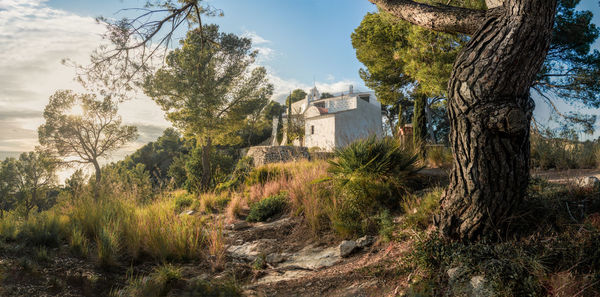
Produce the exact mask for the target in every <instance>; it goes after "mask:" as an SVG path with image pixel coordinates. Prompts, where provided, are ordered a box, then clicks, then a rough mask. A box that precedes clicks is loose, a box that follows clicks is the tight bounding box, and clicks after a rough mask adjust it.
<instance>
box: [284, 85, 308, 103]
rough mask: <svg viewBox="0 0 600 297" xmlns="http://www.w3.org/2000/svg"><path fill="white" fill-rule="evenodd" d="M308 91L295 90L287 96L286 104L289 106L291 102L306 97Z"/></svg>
mask: <svg viewBox="0 0 600 297" xmlns="http://www.w3.org/2000/svg"><path fill="white" fill-rule="evenodd" d="M306 95H307V94H306V92H304V90H302V89H295V90H293V91H292V92H291V93H290V95H289V96H287V97H286V98H285V105H286V106H288V105H289V104H290V103H296V102H298V101H300V100H302V99H304V98H306Z"/></svg>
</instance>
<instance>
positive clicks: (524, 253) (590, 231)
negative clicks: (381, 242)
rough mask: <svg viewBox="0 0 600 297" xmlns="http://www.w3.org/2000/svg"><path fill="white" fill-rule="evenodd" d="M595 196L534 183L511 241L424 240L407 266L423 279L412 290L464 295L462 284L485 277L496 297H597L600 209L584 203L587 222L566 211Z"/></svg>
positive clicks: (432, 236) (514, 223)
mask: <svg viewBox="0 0 600 297" xmlns="http://www.w3.org/2000/svg"><path fill="white" fill-rule="evenodd" d="M596 196H597V192H595V191H589V190H586V189H582V188H577V187H575V188H573V187H569V186H564V185H558V184H550V183H548V182H545V181H542V180H539V179H534V180H533V181H532V183H531V185H530V189H529V197H527V199H526V201H525V205H524V206H523V210H522V211H520V213H517V214H515V215H514V217H513V218H512V220H513V221H512V228H513V229H514V232H512V234H514V237H512V238H505V239H499V240H498V239H497V240H495V241H492V240H490V239H483V240H482V241H480V242H477V243H462V242H449V241H446V240H443V239H441V238H439V237H437V235H435V234H430V235H423V234H421V235H419V236H418V237H419V238H418V239H417V241H416V242H415V246H414V247H413V253H412V254H411V257H410V258H409V261H408V262H407V264H408V267H407V269H409V270H411V271H413V270H415V269H416V270H419V271H420V272H421V274H422V276H423V277H422V278H420V279H417V281H416V282H415V284H413V286H414V287H418V286H419V284H430V285H431V287H433V288H434V292H433V293H434V294H435V295H460V294H464V293H465V292H460V291H461V290H464V289H465V286H462V285H460V284H461V283H462V284H466V283H468V282H469V280H470V278H471V277H473V276H476V275H481V276H484V277H485V279H486V280H487V281H488V282H489V284H490V285H491V287H492V288H493V290H494V292H495V293H496V294H495V295H496V296H542V295H549V294H555V295H561V296H572V295H577V294H580V295H585V296H587V295H590V296H594V295H596V294H597V293H598V292H599V291H600V286H598V278H597V273H596V271H597V269H599V268H600V253H598V252H597V249H596V248H594V246H595V245H597V244H598V243H600V228H599V227H600V224H598V223H597V220H596V218H597V213H598V211H600V204H599V203H597V202H592V203H586V207H585V209H584V210H583V212H584V213H583V218H579V217H578V218H573V217H572V215H570V214H569V211H568V210H567V208H566V207H565V205H568V204H581V203H583V202H582V201H590V198H591V197H596ZM423 201H424V202H425V200H423ZM574 219H578V220H579V221H574ZM451 268H457V270H456V271H457V273H456V274H457V276H456V279H454V280H452V282H453V283H452V284H450V283H449V282H450V280H449V279H448V278H447V275H448V274H447V271H448V270H449V269H451Z"/></svg>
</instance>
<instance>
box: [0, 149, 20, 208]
mask: <svg viewBox="0 0 600 297" xmlns="http://www.w3.org/2000/svg"><path fill="white" fill-rule="evenodd" d="M17 183H18V179H17V161H16V160H15V159H14V158H7V159H5V160H4V161H2V163H0V219H1V218H3V217H4V212H5V211H8V210H10V209H11V208H12V207H13V206H14V202H15V194H16V191H17Z"/></svg>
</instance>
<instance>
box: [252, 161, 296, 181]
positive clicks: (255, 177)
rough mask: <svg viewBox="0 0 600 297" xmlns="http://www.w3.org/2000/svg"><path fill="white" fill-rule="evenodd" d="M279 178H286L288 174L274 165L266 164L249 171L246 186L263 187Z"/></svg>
mask: <svg viewBox="0 0 600 297" xmlns="http://www.w3.org/2000/svg"><path fill="white" fill-rule="evenodd" d="M279 177H284V178H288V177H289V173H288V172H287V171H286V170H285V169H282V168H280V167H278V166H276V165H270V164H267V165H263V166H260V167H257V168H254V169H253V170H252V171H250V174H249V176H248V178H247V179H246V184H247V185H249V186H251V185H255V184H260V185H265V184H266V183H267V182H269V181H272V180H276V179H278V178H279Z"/></svg>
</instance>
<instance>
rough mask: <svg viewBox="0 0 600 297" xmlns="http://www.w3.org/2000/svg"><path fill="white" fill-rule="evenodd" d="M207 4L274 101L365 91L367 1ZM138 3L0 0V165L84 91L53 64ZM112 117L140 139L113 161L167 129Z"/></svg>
mask: <svg viewBox="0 0 600 297" xmlns="http://www.w3.org/2000/svg"><path fill="white" fill-rule="evenodd" d="M207 1H208V3H210V4H211V5H212V6H214V7H216V8H219V9H221V10H222V11H223V12H224V17H214V18H209V19H205V20H204V21H205V22H210V23H216V24H218V25H220V27H221V30H222V31H225V32H232V33H236V34H239V35H244V36H247V37H250V38H251V39H252V40H253V45H254V47H255V49H256V50H258V51H259V53H260V55H259V57H258V61H257V62H258V64H260V65H262V66H264V67H266V69H267V71H268V73H269V79H270V81H271V82H272V83H273V84H274V87H275V95H274V99H281V98H283V97H284V96H285V95H286V94H288V93H289V92H290V91H291V90H293V89H296V88H302V89H305V90H307V89H309V88H310V87H312V86H313V84H316V85H317V87H318V88H319V90H320V91H321V92H340V91H345V90H347V89H348V87H349V86H350V85H354V88H355V89H358V90H366V88H365V86H364V83H363V82H362V81H361V79H360V77H359V75H358V70H359V69H360V68H361V66H362V65H361V64H360V62H358V60H357V59H356V56H355V51H354V49H353V48H352V44H351V39H350V35H351V33H352V32H353V30H354V29H355V28H356V27H357V26H358V25H359V24H360V22H361V20H362V18H363V16H364V15H365V14H366V13H368V12H373V11H376V7H375V6H374V5H373V4H371V3H370V2H369V1H367V0H252V1H249V0H207ZM144 3H145V1H143V0H102V1H98V0H0V159H3V158H4V157H5V156H8V155H12V156H14V155H16V154H18V153H19V152H24V151H30V150H33V149H34V147H35V146H36V145H37V144H38V143H37V132H36V129H37V127H38V126H39V125H40V124H42V123H43V118H42V112H43V109H44V106H45V105H46V104H47V102H48V97H49V96H50V95H52V94H53V93H54V92H55V91H56V90H59V89H73V90H75V91H78V92H82V91H84V90H83V89H82V88H81V87H80V86H79V85H78V84H77V83H76V82H75V81H74V80H73V77H74V74H75V72H74V70H73V69H72V68H70V67H67V66H64V65H63V64H62V63H61V60H62V59H64V58H69V59H72V60H74V61H77V62H79V63H82V64H86V63H87V62H88V61H89V60H88V57H89V54H90V53H91V52H92V50H94V49H95V48H96V47H97V46H98V45H99V44H100V43H101V41H102V40H101V37H100V35H101V34H102V32H103V30H104V28H103V26H101V25H99V24H97V23H96V22H95V18H96V17H98V16H104V17H107V18H114V19H118V18H122V17H124V16H127V15H128V14H130V13H133V12H130V11H129V12H128V11H122V9H126V8H136V7H142V6H143V4H144ZM581 8H582V9H588V10H592V11H593V12H594V13H595V19H594V22H595V23H596V24H600V9H599V8H598V1H596V0H583V1H582V4H581ZM180 37H182V36H180ZM596 47H598V46H596ZM560 106H561V108H564V109H571V110H573V109H579V108H580V107H578V106H567V105H564V104H561V105H560ZM119 112H120V114H121V115H122V117H123V119H124V122H125V123H127V124H134V125H136V126H138V128H139V130H140V138H139V139H138V140H137V141H135V142H133V143H131V144H129V145H128V146H127V147H126V148H124V149H122V150H120V151H119V152H116V153H115V154H114V156H113V159H120V158H122V157H123V156H124V155H125V154H128V153H131V152H133V151H134V150H135V149H137V148H139V147H140V146H142V145H143V144H145V143H147V142H149V141H152V140H154V139H156V138H157V137H158V136H159V135H160V134H161V133H162V131H163V130H164V129H165V128H166V127H168V126H169V123H168V122H167V121H166V120H165V119H164V114H163V112H162V111H161V110H160V108H159V107H158V106H157V105H156V104H155V103H154V102H153V101H152V100H150V99H149V98H147V97H145V96H144V95H143V94H137V95H136V96H135V97H134V98H132V99H130V100H128V101H126V102H124V103H122V104H121V106H120V111H119ZM586 112H591V113H598V111H596V110H586ZM548 114H549V112H548V109H547V107H545V106H544V105H538V108H537V109H536V117H538V118H540V119H542V121H543V120H544V119H547V117H548V116H547V115H548ZM598 114H599V115H600V113H598ZM598 130H600V129H598ZM599 135H600V134H599ZM597 136H598V135H595V137H597Z"/></svg>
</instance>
